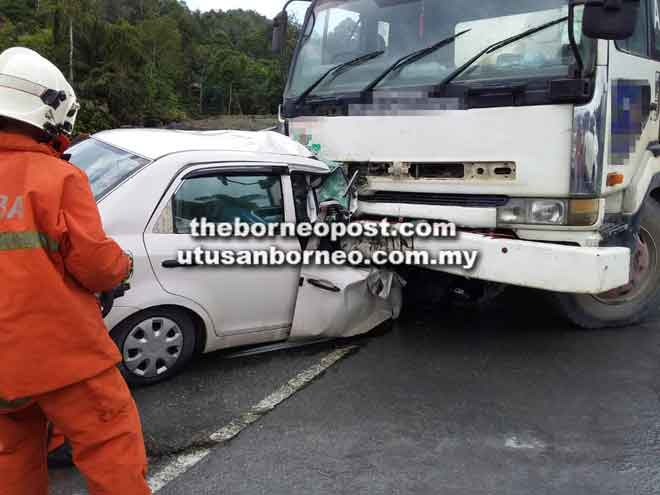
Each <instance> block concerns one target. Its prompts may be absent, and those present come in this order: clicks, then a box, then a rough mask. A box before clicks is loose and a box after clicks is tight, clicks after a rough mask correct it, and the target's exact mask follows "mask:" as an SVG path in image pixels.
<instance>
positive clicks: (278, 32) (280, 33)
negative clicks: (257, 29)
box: [272, 10, 289, 53]
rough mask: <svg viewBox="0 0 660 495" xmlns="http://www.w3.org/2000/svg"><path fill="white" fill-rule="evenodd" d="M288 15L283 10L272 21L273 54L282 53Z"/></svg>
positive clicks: (284, 45) (287, 25) (284, 44)
mask: <svg viewBox="0 0 660 495" xmlns="http://www.w3.org/2000/svg"><path fill="white" fill-rule="evenodd" d="M288 29H289V15H288V14H287V13H286V10H283V11H282V12H280V13H279V14H277V16H276V17H275V19H273V45H272V51H273V53H282V52H283V51H284V48H285V47H286V39H287V36H286V35H287V31H288Z"/></svg>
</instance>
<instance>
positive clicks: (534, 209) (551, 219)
mask: <svg viewBox="0 0 660 495" xmlns="http://www.w3.org/2000/svg"><path fill="white" fill-rule="evenodd" d="M599 208H600V200H598V199H586V200H584V199H580V200H567V199H533V198H530V199H522V198H514V199H510V200H509V202H508V203H507V204H506V205H504V206H501V207H499V208H498V209H497V223H498V224H507V225H511V224H520V225H570V226H589V225H593V224H594V223H596V221H597V220H598V213H599Z"/></svg>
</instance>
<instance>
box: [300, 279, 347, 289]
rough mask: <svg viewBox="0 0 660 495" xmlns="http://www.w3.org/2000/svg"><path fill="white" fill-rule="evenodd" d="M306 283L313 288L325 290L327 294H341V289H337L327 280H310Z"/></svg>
mask: <svg viewBox="0 0 660 495" xmlns="http://www.w3.org/2000/svg"><path fill="white" fill-rule="evenodd" d="M307 281H308V282H309V283H310V284H311V285H313V286H314V287H318V288H319V289H322V290H327V291H329V292H341V289H340V288H339V287H337V286H336V285H335V284H333V283H332V282H329V281H328V280H316V279H313V278H310V279H308V280H307Z"/></svg>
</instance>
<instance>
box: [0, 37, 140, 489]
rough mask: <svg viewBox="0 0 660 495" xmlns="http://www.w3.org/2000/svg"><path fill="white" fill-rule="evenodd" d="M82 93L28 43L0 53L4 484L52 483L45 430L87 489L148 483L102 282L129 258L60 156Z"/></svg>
mask: <svg viewBox="0 0 660 495" xmlns="http://www.w3.org/2000/svg"><path fill="white" fill-rule="evenodd" d="M78 109H79V105H78V102H77V100H76V95H75V93H74V91H73V89H72V88H71V86H70V85H69V83H68V82H67V81H66V79H65V78H64V76H63V75H62V73H61V72H60V71H59V70H58V69H57V68H56V67H55V66H54V65H53V64H52V63H50V62H49V61H48V60H46V59H44V58H43V57H41V56H40V55H38V54H37V53H35V52H33V51H31V50H27V49H25V48H11V49H9V50H6V51H5V52H3V53H2V54H0V273H1V274H2V280H1V281H0V494H2V495H47V493H48V471H47V465H46V455H47V430H48V424H49V423H51V424H52V425H54V426H55V427H56V428H58V429H59V431H61V432H62V434H63V435H65V436H66V438H67V439H69V440H70V442H71V445H72V447H73V456H74V462H75V463H76V465H77V467H78V469H79V470H80V471H81V473H82V474H83V476H84V477H85V479H86V481H87V485H88V489H89V493H90V494H92V495H100V494H104V495H107V494H125V495H143V494H149V493H151V492H150V490H149V487H148V485H147V482H146V480H145V476H146V468H147V460H146V454H145V448H144V439H143V436H142V427H141V424H140V418H139V415H138V411H137V408H136V406H135V403H134V401H133V399H132V397H131V395H130V392H129V390H128V387H127V386H126V383H125V382H124V380H123V378H122V376H121V374H120V373H119V371H118V370H117V368H116V364H117V363H118V362H119V361H120V355H119V352H118V350H117V348H116V346H115V345H114V344H113V342H112V340H111V339H110V336H109V335H108V331H107V329H106V328H105V326H104V323H103V320H102V319H101V315H100V311H99V305H98V302H97V299H96V297H95V293H97V292H101V291H107V290H110V289H112V288H113V287H115V286H117V285H119V284H120V283H121V282H122V281H123V280H124V279H126V277H127V276H128V274H129V272H130V270H131V269H132V267H131V264H132V263H131V260H130V259H129V257H128V256H126V255H125V254H124V253H123V251H122V250H121V248H120V247H119V246H118V245H117V244H116V243H115V242H114V241H112V240H111V239H109V238H108V237H107V236H106V234H105V233H104V231H103V227H102V225H101V218H100V215H99V212H98V209H97V206H96V202H95V200H94V197H93V195H92V192H91V188H90V185H89V181H88V180H87V177H86V176H85V174H84V173H83V172H82V171H80V170H79V169H77V168H75V167H74V166H73V165H70V164H69V163H66V162H64V161H62V160H61V159H60V158H59V157H60V153H61V152H62V151H63V149H64V148H65V146H66V139H65V136H67V135H70V134H71V132H72V130H73V126H74V123H75V119H76V114H77V112H78Z"/></svg>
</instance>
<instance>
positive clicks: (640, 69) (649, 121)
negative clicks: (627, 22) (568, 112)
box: [606, 0, 660, 178]
mask: <svg viewBox="0 0 660 495" xmlns="http://www.w3.org/2000/svg"><path fill="white" fill-rule="evenodd" d="M659 3H660V0H648V1H642V2H641V3H640V9H639V16H638V19H637V26H636V28H635V32H634V33H633V35H632V37H630V38H629V39H627V40H623V41H616V42H612V43H611V46H610V54H609V58H610V60H609V70H610V84H611V87H610V95H611V96H610V102H609V105H610V115H611V125H610V129H611V135H610V139H609V149H608V150H607V151H608V152H609V157H608V158H607V159H606V163H607V167H608V173H611V172H618V173H622V174H624V175H625V176H626V178H628V177H630V178H632V177H633V176H634V171H635V169H636V168H637V167H639V166H642V165H643V163H642V162H643V160H644V159H645V155H646V150H647V146H648V144H649V143H650V142H652V141H657V140H658V138H659V136H660V127H659V126H658V108H657V105H658V95H659V94H660V10H659ZM606 156H607V154H606Z"/></svg>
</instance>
